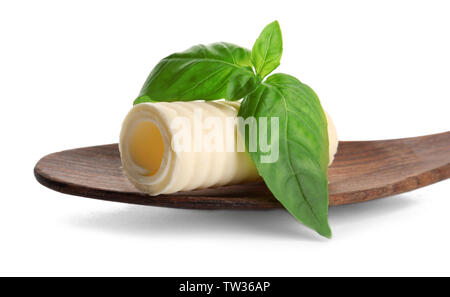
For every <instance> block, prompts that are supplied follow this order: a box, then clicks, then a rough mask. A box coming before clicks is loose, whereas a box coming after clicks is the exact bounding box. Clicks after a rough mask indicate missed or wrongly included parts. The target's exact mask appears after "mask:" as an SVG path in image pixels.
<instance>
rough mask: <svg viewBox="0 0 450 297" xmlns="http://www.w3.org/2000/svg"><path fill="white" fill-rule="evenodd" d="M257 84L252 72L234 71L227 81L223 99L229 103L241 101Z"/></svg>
mask: <svg viewBox="0 0 450 297" xmlns="http://www.w3.org/2000/svg"><path fill="white" fill-rule="evenodd" d="M258 83H259V82H258V80H257V77H256V76H255V75H254V73H253V72H252V73H249V72H248V71H236V73H235V74H233V76H231V78H230V80H229V83H228V87H227V93H226V95H225V98H226V99H227V100H231V101H232V100H239V99H242V98H244V97H245V96H247V95H248V94H250V93H251V92H252V91H253V90H254V89H256V87H257V85H258Z"/></svg>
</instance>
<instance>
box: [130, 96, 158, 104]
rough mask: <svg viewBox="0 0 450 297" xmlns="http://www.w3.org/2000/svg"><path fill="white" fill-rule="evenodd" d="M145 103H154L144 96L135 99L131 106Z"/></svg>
mask: <svg viewBox="0 0 450 297" xmlns="http://www.w3.org/2000/svg"><path fill="white" fill-rule="evenodd" d="M145 102H155V101H153V100H152V99H150V97H149V96H145V95H144V96H140V97H137V98H136V100H134V102H133V105H136V104H140V103H145Z"/></svg>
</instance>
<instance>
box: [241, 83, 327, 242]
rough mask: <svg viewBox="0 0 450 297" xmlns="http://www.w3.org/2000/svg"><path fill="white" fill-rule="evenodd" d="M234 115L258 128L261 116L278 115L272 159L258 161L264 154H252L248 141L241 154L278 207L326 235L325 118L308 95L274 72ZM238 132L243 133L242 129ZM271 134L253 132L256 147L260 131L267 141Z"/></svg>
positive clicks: (309, 91)
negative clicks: (247, 156)
mask: <svg viewBox="0 0 450 297" xmlns="http://www.w3.org/2000/svg"><path fill="white" fill-rule="evenodd" d="M239 116H241V117H243V118H248V117H252V116H253V117H255V118H256V122H257V123H258V127H259V128H258V130H260V129H261V126H260V122H261V120H262V118H263V117H268V118H270V117H278V119H279V131H278V132H279V142H278V145H279V156H278V160H277V161H276V162H273V163H264V162H262V158H264V157H267V155H268V154H270V152H267V153H264V152H263V151H262V150H261V149H258V150H257V151H256V152H252V151H251V150H250V149H249V138H248V137H246V146H247V150H248V151H249V153H250V155H251V157H252V159H253V161H254V163H255V165H256V167H257V169H258V172H259V174H260V175H261V176H262V177H263V179H264V181H265V183H266V184H267V186H268V187H269V189H270V191H271V192H272V193H273V194H274V196H275V197H276V198H277V199H278V200H279V201H280V202H281V204H282V205H283V206H284V207H285V208H286V209H287V210H288V211H289V212H290V213H291V214H292V215H293V216H294V217H295V218H296V219H298V220H299V221H300V222H302V223H303V224H305V225H306V226H309V227H311V228H313V229H314V230H316V231H317V232H318V233H319V234H321V235H323V236H325V237H331V230H330V227H329V225H328V180H327V170H328V159H329V155H328V132H327V120H326V117H325V114H324V111H323V109H322V107H321V105H320V101H319V99H318V97H317V95H316V94H315V93H314V91H313V90H312V89H311V88H309V87H308V86H307V85H305V84H302V83H301V82H300V81H299V80H297V79H296V78H295V77H292V76H290V75H287V74H275V75H272V76H270V77H268V78H267V79H266V81H265V82H263V83H262V84H261V85H259V86H258V88H257V89H256V90H255V91H254V92H253V93H251V94H250V95H248V96H247V97H246V98H245V99H244V101H243V102H242V104H241V107H240V110H239ZM267 122H270V120H267ZM268 126H270V124H268ZM240 131H241V133H242V132H243V131H244V130H243V127H242V125H241V126H240ZM275 132H277V131H272V130H271V129H269V131H267V132H266V131H265V130H260V131H258V133H259V139H258V142H257V143H259V144H261V133H263V135H265V133H266V134H267V135H265V136H266V137H265V138H266V139H269V140H270V139H271V135H273V133H275ZM276 140H277V139H275V141H276ZM269 146H270V147H271V148H272V150H273V149H274V148H275V147H276V143H274V141H272V142H270V144H269ZM266 151H267V150H266Z"/></svg>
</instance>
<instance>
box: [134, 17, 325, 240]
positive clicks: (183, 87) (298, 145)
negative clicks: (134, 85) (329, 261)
mask: <svg viewBox="0 0 450 297" xmlns="http://www.w3.org/2000/svg"><path fill="white" fill-rule="evenodd" d="M282 52H283V43H282V36H281V30H280V26H279V24H278V22H277V21H275V22H273V23H271V24H269V25H267V26H266V27H265V28H264V30H263V31H262V33H261V34H260V36H259V37H258V39H257V40H256V42H255V44H254V46H253V48H252V51H251V52H250V51H249V50H247V49H245V48H243V47H239V46H237V45H234V44H230V43H225V42H220V43H214V44H211V45H209V46H204V45H197V46H194V47H192V48H190V49H188V50H186V51H184V52H181V53H175V54H172V55H170V56H168V57H167V58H164V59H163V60H161V61H160V62H159V63H158V65H156V67H155V68H154V69H153V71H152V72H151V73H150V75H149V77H148V78H147V81H146V82H145V84H144V86H143V88H142V90H141V93H140V95H139V97H138V98H137V99H136V100H135V102H134V103H135V104H138V103H143V102H158V101H192V100H217V99H222V98H225V99H227V100H238V99H241V98H244V99H243V101H242V103H241V107H240V110H239V114H238V115H239V116H241V117H243V118H248V117H255V118H256V120H257V122H259V121H260V119H262V118H270V117H278V118H279V131H278V132H279V143H278V145H279V158H278V160H277V161H276V162H273V163H264V162H261V160H262V157H264V156H265V155H266V154H268V153H265V152H263V151H261V150H257V151H256V152H253V151H250V150H249V154H250V156H251V158H252V160H253V161H254V163H255V165H256V168H257V170H258V172H259V174H260V175H261V176H262V178H263V179H264V181H265V183H266V185H267V186H268V188H269V189H270V190H271V192H272V193H273V194H274V196H275V197H276V198H277V199H278V200H279V201H280V203H281V204H282V205H283V206H284V207H285V208H286V209H287V210H288V211H289V212H290V213H291V214H292V215H293V216H294V217H295V218H296V219H297V220H299V221H300V222H302V223H303V224H305V225H306V226H308V227H310V228H312V229H314V230H316V231H317V232H318V233H319V234H321V235H323V236H325V237H331V230H330V227H329V225H328V178H327V170H328V161H329V160H328V159H329V153H328V147H329V144H328V132H327V120H326V117H325V114H324V111H323V109H322V106H321V105H320V101H319V98H318V97H317V95H316V94H315V93H314V91H313V90H312V89H311V88H310V87H308V86H307V85H305V84H303V83H301V82H300V81H299V80H298V79H296V78H295V77H293V76H290V75H287V74H281V73H280V74H273V75H271V76H269V77H267V78H266V76H267V75H269V74H270V73H271V72H272V71H273V70H275V69H276V68H277V67H278V66H279V65H280V60H281V55H282ZM269 128H270V127H269ZM260 132H261V131H260ZM264 132H265V133H268V134H270V133H272V132H271V131H270V129H269V130H268V131H263V133H264ZM244 135H245V134H244ZM259 136H261V135H259ZM265 136H266V137H265V139H270V137H268V136H269V135H265ZM245 141H246V145H247V149H248V147H249V139H248V137H246V139H245ZM257 143H260V142H259V141H258V142H257ZM265 151H266V152H267V150H265Z"/></svg>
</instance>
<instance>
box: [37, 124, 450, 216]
mask: <svg viewBox="0 0 450 297" xmlns="http://www.w3.org/2000/svg"><path fill="white" fill-rule="evenodd" d="M34 174H35V176H36V179H37V180H38V181H39V182H40V183H41V184H43V185H44V186H46V187H49V188H50V189H53V190H56V191H59V192H62V193H65V194H71V195H77V196H83V197H88V198H95V199H101V200H108V201H115V202H125V203H133V204H142V205H152V206H165V207H176V208H195V209H271V208H281V207H282V206H281V204H280V203H279V202H278V201H277V200H276V199H275V198H274V197H273V195H272V194H271V193H270V191H269V190H268V189H267V187H266V186H265V184H264V183H263V182H258V183H250V184H241V185H232V186H225V187H219V188H210V189H204V190H197V191H190V192H179V193H175V194H171V195H159V196H155V197H151V196H148V195H146V194H144V193H142V192H140V191H139V190H137V189H136V188H135V187H134V186H133V185H132V184H131V183H130V182H129V181H128V179H127V177H126V176H125V175H124V173H123V171H122V168H121V161H120V156H119V150H118V146H117V144H110V145H102V146H95V147H88V148H80V149H74V150H69V151H63V152H59V153H54V154H51V155H48V156H46V157H44V158H42V159H41V160H40V161H39V162H38V163H37V164H36V167H35V168H34ZM328 175H329V181H330V185H329V193H330V206H334V205H341V204H350V203H356V202H363V201H368V200H373V199H377V198H382V197H387V196H391V195H395V194H399V193H404V192H407V191H411V190H414V189H417V188H421V187H424V186H427V185H430V184H432V183H436V182H438V181H441V180H444V179H447V178H449V177H450V131H449V132H445V133H441V134H435V135H428V136H421V137H414V138H404V139H392V140H379V141H343V142H340V143H339V150H338V152H337V154H336V158H335V161H334V162H333V164H332V165H331V167H330V168H329V172H328Z"/></svg>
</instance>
